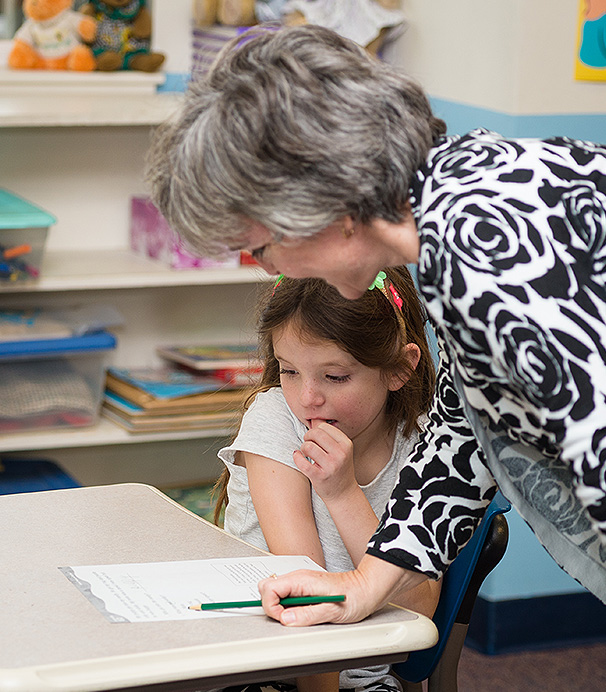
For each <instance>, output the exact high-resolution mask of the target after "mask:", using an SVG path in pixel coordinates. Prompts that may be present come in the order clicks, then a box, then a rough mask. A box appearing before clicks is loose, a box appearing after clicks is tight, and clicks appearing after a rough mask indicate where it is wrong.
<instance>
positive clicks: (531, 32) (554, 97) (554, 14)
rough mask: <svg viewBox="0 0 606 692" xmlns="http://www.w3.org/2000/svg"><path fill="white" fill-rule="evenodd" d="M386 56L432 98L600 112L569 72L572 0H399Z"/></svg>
mask: <svg viewBox="0 0 606 692" xmlns="http://www.w3.org/2000/svg"><path fill="white" fill-rule="evenodd" d="M403 9H404V12H405V14H406V16H407V19H408V28H407V31H406V33H405V34H404V36H403V37H402V39H400V41H399V44H398V46H397V48H395V49H394V50H393V51H392V52H391V56H392V59H394V61H396V62H397V63H398V64H401V65H402V66H404V67H405V68H406V69H407V70H408V71H409V72H411V73H412V74H413V75H414V76H415V77H417V79H419V80H420V81H421V83H422V84H423V85H424V87H425V88H426V89H427V91H428V92H429V93H430V94H431V95H432V96H434V97H436V98H441V99H447V100H451V101H456V102H459V103H464V104H468V105H472V106H477V107H481V108H488V109H492V110H497V111H501V112H504V113H510V114H514V115H518V114H519V115H521V114H546V113H553V114H565V113H605V112H606V82H579V81H575V79H574V76H573V70H574V56H575V46H576V35H577V17H578V0H403Z"/></svg>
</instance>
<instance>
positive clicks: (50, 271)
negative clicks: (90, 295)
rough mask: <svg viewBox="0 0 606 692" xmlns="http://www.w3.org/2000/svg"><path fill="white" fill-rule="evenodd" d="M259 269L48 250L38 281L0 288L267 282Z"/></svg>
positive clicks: (40, 289) (43, 289) (28, 289)
mask: <svg viewBox="0 0 606 692" xmlns="http://www.w3.org/2000/svg"><path fill="white" fill-rule="evenodd" d="M269 278H270V276H269V275H268V274H267V273H266V272H265V271H263V270H262V269H261V268H260V267H256V266H243V267H219V268H216V269H170V268H169V267H167V266H166V265H164V264H162V263H160V262H156V261H154V260H149V259H147V258H145V257H139V256H138V255H135V254H134V253H132V252H130V250H128V249H115V250H104V249H101V250H69V251H65V250H64V251H50V250H49V251H47V252H46V253H45V256H44V259H43V262H42V270H41V274H40V278H39V279H38V280H37V281H36V282H32V283H31V284H28V283H18V284H10V283H5V284H2V285H0V294H3V293H41V292H49V291H90V290H99V289H101V290H105V289H118V288H150V287H161V286H211V285H219V284H247V283H256V282H259V281H265V280H268V279H269Z"/></svg>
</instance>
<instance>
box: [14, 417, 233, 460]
mask: <svg viewBox="0 0 606 692" xmlns="http://www.w3.org/2000/svg"><path fill="white" fill-rule="evenodd" d="M231 434H233V430H231V429H229V428H217V429H212V430H178V431H172V432H162V433H137V434H132V433H129V432H127V431H126V430H123V429H122V428H120V427H119V426H117V425H116V424H115V423H112V421H110V420H107V419H106V418H101V419H100V420H99V423H98V424H97V425H95V426H94V427H91V428H81V429H78V428H72V429H66V430H63V431H62V430H57V429H54V430H46V431H44V430H40V431H35V432H32V431H26V432H22V433H9V434H3V435H1V436H0V453H2V452H25V451H37V450H46V449H67V448H73V447H95V446H107V445H125V444H140V443H141V442H164V441H166V440H191V439H202V438H209V437H228V436H230V435H231Z"/></svg>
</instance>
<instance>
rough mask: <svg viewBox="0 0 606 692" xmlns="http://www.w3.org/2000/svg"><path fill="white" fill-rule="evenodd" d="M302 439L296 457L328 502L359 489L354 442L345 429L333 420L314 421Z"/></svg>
mask: <svg viewBox="0 0 606 692" xmlns="http://www.w3.org/2000/svg"><path fill="white" fill-rule="evenodd" d="M303 439H304V442H303V444H302V445H301V449H300V450H299V449H297V450H295V452H294V453H293V460H294V462H295V464H296V466H297V468H298V469H299V471H301V473H303V474H304V475H305V476H307V478H309V480H310V481H311V483H312V485H313V487H314V490H315V491H316V492H317V493H318V495H319V496H320V497H321V498H322V500H324V502H325V503H326V504H327V505H328V504H330V503H331V502H332V501H334V500H336V499H338V498H340V497H342V496H346V495H347V494H348V493H351V492H352V491H354V490H357V489H358V483H357V482H356V475H355V471H354V460H353V442H352V441H351V440H350V439H349V437H347V435H346V434H345V433H344V432H342V431H341V430H339V429H338V428H336V427H335V426H334V425H330V423H325V422H321V423H317V424H316V423H314V424H313V427H312V428H311V429H310V430H308V431H307V432H306V433H305V437H304V438H303ZM310 460H311V461H310ZM312 462H313V463H312Z"/></svg>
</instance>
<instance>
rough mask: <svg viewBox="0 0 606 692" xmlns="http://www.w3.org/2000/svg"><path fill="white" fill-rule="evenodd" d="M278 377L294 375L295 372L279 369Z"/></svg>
mask: <svg viewBox="0 0 606 692" xmlns="http://www.w3.org/2000/svg"><path fill="white" fill-rule="evenodd" d="M280 375H296V370H288V369H287V368H280Z"/></svg>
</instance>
